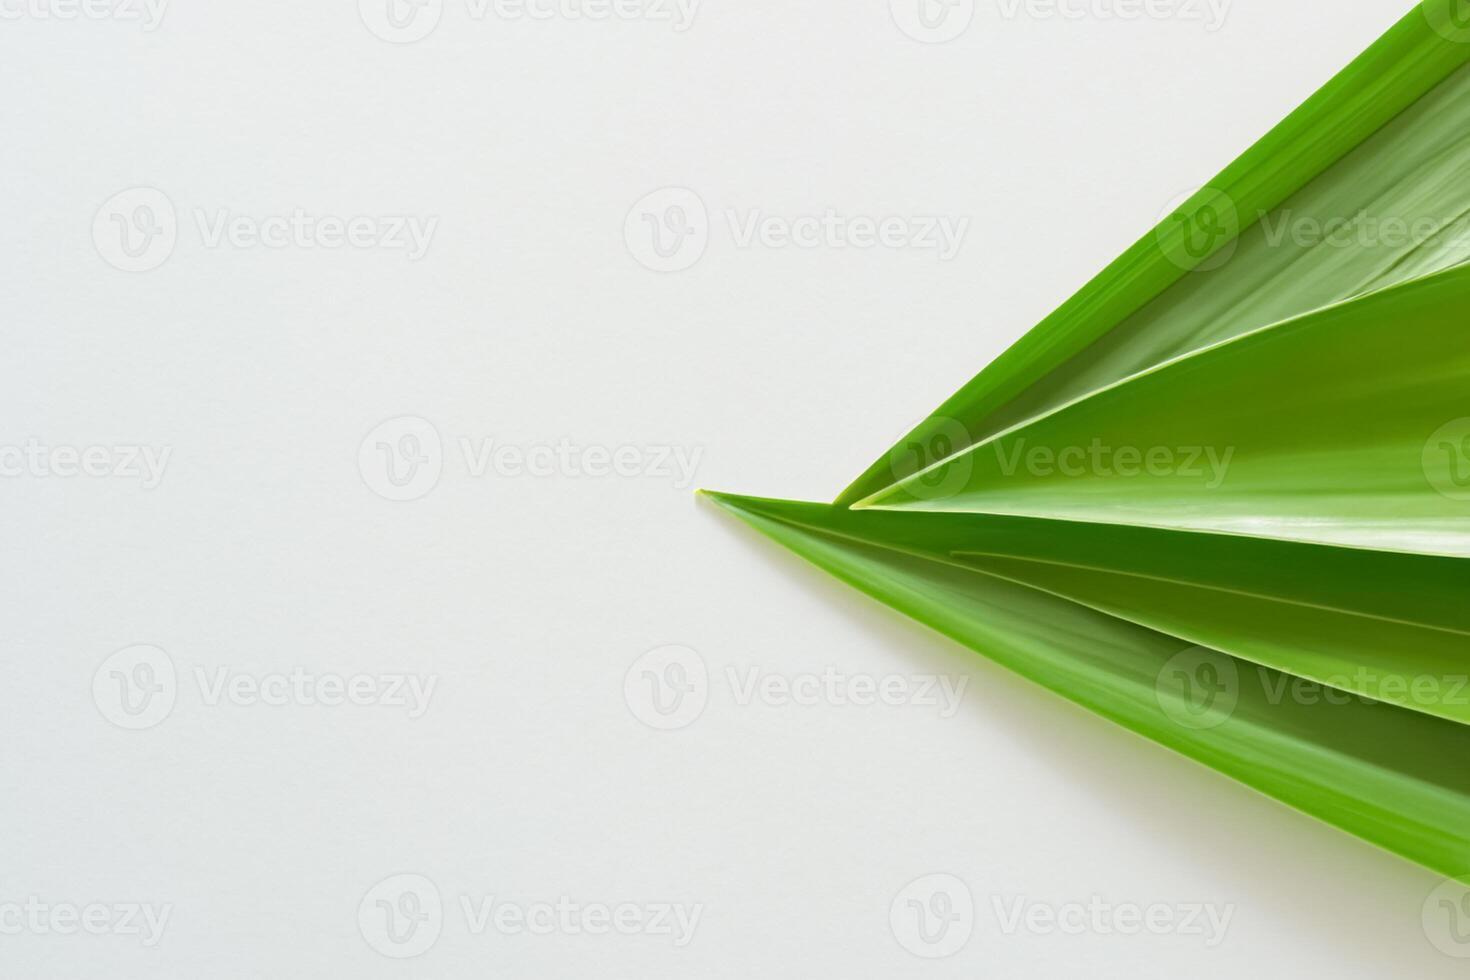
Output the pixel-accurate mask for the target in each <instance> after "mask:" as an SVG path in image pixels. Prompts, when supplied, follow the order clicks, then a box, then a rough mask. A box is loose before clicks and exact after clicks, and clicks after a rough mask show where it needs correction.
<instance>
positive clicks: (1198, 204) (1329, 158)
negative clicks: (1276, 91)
mask: <svg viewBox="0 0 1470 980" xmlns="http://www.w3.org/2000/svg"><path fill="white" fill-rule="evenodd" d="M1463 2H1464V0H1427V2H1426V3H1424V4H1422V5H1421V6H1420V7H1418V8H1416V9H1414V10H1412V11H1410V13H1409V14H1408V15H1407V16H1406V17H1405V18H1404V19H1403V20H1402V21H1401V22H1400V23H1399V24H1398V25H1397V26H1395V27H1394V28H1393V29H1392V30H1391V31H1390V32H1389V33H1388V34H1387V35H1385V36H1384V37H1383V38H1382V39H1381V40H1380V41H1379V42H1378V43H1376V44H1375V45H1374V46H1373V47H1372V48H1370V49H1369V50H1368V51H1367V52H1365V53H1364V54H1363V55H1361V56H1360V57H1358V58H1357V59H1356V60H1355V61H1354V62H1353V63H1352V64H1351V65H1349V66H1348V67H1347V68H1346V69H1345V70H1344V71H1343V72H1342V73H1341V74H1340V75H1338V76H1337V77H1336V78H1335V79H1333V80H1332V81H1331V82H1330V83H1328V84H1327V85H1326V86H1325V87H1324V88H1323V89H1322V90H1321V91H1320V92H1318V93H1317V94H1316V95H1314V96H1313V97H1312V98H1311V99H1309V100H1308V101H1307V102H1306V103H1305V104H1303V105H1302V107H1301V108H1300V109H1298V110H1297V111H1296V112H1294V113H1293V114H1292V115H1291V116H1289V117H1288V118H1287V119H1286V120H1285V121H1283V122H1282V123H1281V124H1280V125H1279V126H1277V127H1276V128H1275V129H1273V130H1272V131H1271V132H1270V133H1269V134H1268V135H1267V136H1266V137H1264V138H1263V139H1262V140H1261V141H1260V142H1258V143H1257V144H1256V145H1255V146H1253V147H1252V148H1251V149H1250V150H1248V151H1247V152H1246V153H1245V154H1244V155H1243V156H1241V157H1240V159H1238V160H1236V161H1235V162H1234V163H1232V164H1231V165H1230V166H1229V167H1227V168H1226V169H1225V170H1224V171H1223V172H1222V173H1221V174H1219V175H1218V176H1217V177H1216V178H1215V179H1214V180H1212V181H1211V182H1210V183H1209V185H1207V187H1206V188H1205V189H1203V190H1202V191H1200V192H1199V193H1198V194H1197V195H1195V196H1194V197H1193V198H1191V199H1190V200H1189V201H1187V202H1185V203H1184V204H1183V205H1181V206H1180V208H1179V209H1178V210H1177V211H1175V212H1174V213H1173V214H1171V215H1170V216H1169V217H1168V218H1166V219H1165V220H1164V221H1163V222H1162V223H1161V224H1160V225H1159V226H1158V228H1156V229H1155V230H1154V231H1153V232H1151V233H1150V234H1148V235H1146V236H1144V238H1142V239H1141V240H1140V241H1139V242H1138V243H1137V244H1135V245H1134V246H1133V247H1132V248H1131V249H1129V250H1128V251H1127V252H1126V253H1124V254H1123V255H1122V256H1121V257H1120V258H1118V259H1117V260H1116V261H1115V262H1113V263H1112V264H1111V265H1110V266H1108V268H1107V269H1105V270H1103V272H1102V273H1100V274H1099V275H1098V276H1097V277H1096V278H1095V279H1093V280H1092V281H1091V282H1090V283H1088V284H1087V285H1086V286H1085V287H1083V289H1082V290H1081V291H1079V292H1078V293H1077V295H1075V296H1073V297H1072V299H1070V300H1069V301H1068V302H1067V303H1066V304H1065V305H1063V306H1062V307H1061V308H1060V309H1058V310H1057V311H1056V312H1055V313H1053V314H1052V315H1051V316H1049V317H1047V318H1046V319H1045V320H1044V321H1042V322H1041V323H1040V324H1039V325H1037V327H1036V328H1035V329H1033V330H1032V331H1031V332H1030V333H1028V334H1027V335H1026V336H1025V337H1023V338H1022V339H1021V340H1020V341H1018V342H1017V343H1016V344H1015V345H1014V346H1013V347H1012V348H1011V349H1010V350H1008V351H1006V353H1005V354H1003V355H1002V356H1001V357H1000V358H998V359H997V360H996V361H995V362H994V363H993V364H991V365H990V366H989V367H987V368H986V369H985V370H984V371H982V372H981V373H980V374H979V375H978V376H977V377H976V378H975V379H974V380H973V381H971V382H970V383H969V384H967V385H965V387H964V388H962V389H961V390H960V391H959V392H957V393H955V395H954V396H953V397H951V398H950V399H949V400H948V401H946V402H945V403H944V404H943V405H941V406H940V407H939V408H938V409H937V410H936V411H935V412H934V414H933V415H932V416H930V418H928V419H926V420H925V421H924V422H922V423H921V424H920V425H919V426H917V427H916V428H915V429H914V431H913V432H911V433H910V434H909V435H908V436H906V437H905V438H904V439H903V440H901V441H900V442H899V444H898V445H897V446H895V447H893V448H892V449H891V450H890V451H889V452H887V453H885V454H884V455H883V456H882V457H880V458H879V459H878V460H877V461H875V462H874V463H873V465H872V466H870V467H869V468H868V470H867V471H866V472H865V473H864V474H863V475H862V476H861V477H859V478H858V479H857V480H856V481H854V483H853V484H852V486H850V487H849V488H848V489H847V490H846V491H844V492H843V494H842V495H841V496H840V497H839V498H838V501H837V502H838V503H841V504H853V503H856V502H858V501H860V500H863V499H864V498H868V497H871V496H873V495H874V494H876V493H878V492H879V491H881V490H882V489H883V488H884V487H886V486H888V485H890V484H891V483H893V482H894V481H895V480H898V479H902V478H904V477H906V476H908V475H910V474H911V473H913V472H915V471H916V470H919V469H922V468H924V467H925V466H928V465H930V464H932V463H933V462H935V456H936V455H937V454H939V453H940V452H943V451H947V450H949V449H950V448H951V447H952V449H953V450H956V451H957V450H959V449H963V448H964V447H965V446H966V445H968V444H969V443H970V442H972V441H978V440H982V439H985V438H988V437H991V436H994V435H995V434H997V433H999V432H1003V431H1005V430H1007V429H1009V428H1011V427H1013V426H1015V425H1018V424H1020V423H1022V422H1025V421H1027V420H1029V419H1033V418H1036V417H1038V416H1041V415H1044V414H1046V413H1047V412H1050V411H1054V410H1055V409H1057V408H1058V407H1060V406H1062V405H1066V404H1069V403H1071V402H1073V401H1075V400H1077V399H1079V398H1082V397H1085V396H1086V395H1087V394H1089V393H1091V392H1094V391H1097V390H1100V389H1102V388H1104V387H1106V386H1108V385H1111V384H1115V383H1117V382H1119V381H1122V380H1124V379H1126V378H1128V377H1131V376H1133V375H1135V374H1137V373H1139V372H1141V371H1144V370H1147V369H1148V368H1150V367H1152V366H1154V365H1157V364H1160V363H1163V362H1165V361H1168V360H1171V359H1173V358H1176V357H1179V356H1181V355H1183V354H1186V353H1188V352H1190V351H1193V350H1199V349H1201V348H1202V347H1205V346H1208V345H1210V344H1213V343H1218V342H1220V341H1221V340H1224V339H1227V338H1229V337H1234V336H1239V335H1241V334H1243V333H1246V332H1249V331H1252V330H1257V329H1260V328H1262V327H1265V326H1268V325H1270V324H1272V323H1276V322H1280V321H1282V320H1285V319H1288V318H1291V317H1294V316H1298V315H1300V314H1303V313H1307V312H1310V311H1312V310H1315V309H1320V308H1322V307H1324V306H1327V305H1329V304H1332V303H1335V302H1339V301H1341V300H1344V299H1348V298H1350V297H1354V296H1358V295H1361V294H1363V293H1365V292H1368V291H1371V290H1373V289H1376V288H1383V287H1385V286H1388V285H1392V284H1394V283H1397V282H1403V281H1406V280H1407V279H1410V278H1413V277H1415V276H1418V275H1423V274H1427V273H1429V272H1433V271H1437V270H1439V269H1443V268H1447V267H1450V266H1452V265H1455V264H1457V263H1460V262H1463V261H1465V260H1466V259H1467V258H1470V235H1467V234H1464V230H1465V228H1466V227H1467V225H1466V224H1465V223H1464V222H1463V221H1462V220H1461V219H1462V218H1463V216H1464V215H1465V212H1466V210H1467V209H1470V181H1467V180H1466V179H1465V173H1466V169H1467V167H1470V68H1467V67H1465V66H1466V62H1467V61H1470V41H1467V38H1466V35H1470V31H1459V32H1457V31H1456V30H1455V26H1454V25H1455V24H1456V23H1457V21H1455V19H1454V18H1453V17H1452V14H1453V13H1455V12H1456V8H1455V7H1454V5H1455V4H1461V5H1463ZM1425 222H1429V223H1431V224H1428V225H1426V224H1425ZM1344 224H1351V225H1352V227H1353V228H1354V229H1357V228H1358V227H1359V226H1361V225H1363V224H1367V225H1368V229H1367V230H1366V231H1359V230H1353V231H1352V232H1351V233H1350V234H1349V233H1348V232H1345V231H1344V227H1343V226H1344ZM1430 228H1438V229H1440V233H1439V234H1435V233H1434V232H1433V231H1430V230H1429V229H1430ZM1330 233H1331V234H1330ZM1344 235H1346V237H1347V238H1348V244H1347V245H1343V244H1340V243H1341V242H1342V240H1343V237H1344ZM1365 239H1366V243H1365ZM914 446H917V447H921V448H920V449H919V451H918V452H913V451H911V450H910V448H909V447H914Z"/></svg>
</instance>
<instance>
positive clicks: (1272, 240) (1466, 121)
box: [716, 0, 1470, 875]
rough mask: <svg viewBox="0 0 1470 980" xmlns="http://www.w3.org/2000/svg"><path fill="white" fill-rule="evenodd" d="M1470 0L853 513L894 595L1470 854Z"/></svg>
mask: <svg viewBox="0 0 1470 980" xmlns="http://www.w3.org/2000/svg"><path fill="white" fill-rule="evenodd" d="M1467 177H1470V4H1467V3H1466V0H1426V2H1425V3H1424V4H1422V5H1421V6H1420V7H1418V8H1416V9H1415V10H1413V11H1412V12H1411V13H1410V14H1409V16H1408V17H1406V18H1405V19H1404V20H1403V21H1402V22H1401V23H1399V24H1398V25H1397V26H1396V27H1395V28H1393V30H1391V31H1390V32H1389V33H1388V34H1387V35H1386V36H1385V37H1384V38H1383V39H1382V40H1380V41H1379V42H1378V43H1377V44H1375V45H1374V46H1373V47H1372V48H1370V49H1369V50H1368V51H1367V52H1365V53H1364V54H1363V55H1362V56H1361V57H1359V58H1358V59H1357V60H1356V61H1354V62H1353V64H1352V65H1350V66H1349V67H1348V68H1347V69H1346V70H1345V71H1344V72H1343V73H1342V74H1340V75H1339V76H1338V77H1337V78H1335V79H1334V80H1333V81H1332V82H1330V83H1329V84H1328V85H1327V86H1326V87H1325V88H1323V90H1322V91H1321V92H1319V93H1318V94H1317V95H1315V96H1313V97H1312V98H1311V99H1310V100H1309V101H1308V102H1307V103H1306V104H1305V105H1303V106H1302V107H1301V108H1300V109H1299V110H1298V111H1297V112H1295V113H1293V114H1292V115H1291V116H1290V117H1289V118H1288V119H1287V120H1286V121H1285V122H1283V123H1282V124H1281V125H1280V126H1278V127H1277V128H1276V129H1274V130H1273V131H1272V132H1271V133H1270V134H1268V135H1267V136H1266V137H1265V138H1264V139H1263V140H1261V141H1260V142H1259V143H1258V144H1256V146H1254V147H1252V148H1251V149H1250V150H1249V151H1248V152H1247V153H1246V154H1245V155H1244V156H1242V157H1241V158H1240V159H1239V160H1237V161H1236V162H1235V163H1233V164H1231V165H1230V166H1229V167H1228V168H1226V170H1225V171H1224V172H1223V173H1222V174H1221V175H1220V176H1219V177H1218V178H1217V179H1216V180H1215V181H1213V182H1212V183H1211V185H1210V186H1209V187H1207V188H1206V189H1205V190H1203V191H1201V192H1200V193H1199V194H1197V195H1195V197H1193V198H1192V199H1191V200H1190V201H1188V202H1186V203H1185V204H1184V205H1183V206H1182V207H1181V208H1180V209H1179V210H1178V211H1177V212H1175V213H1174V214H1172V215H1171V216H1170V217H1169V218H1168V219H1167V220H1165V221H1164V222H1163V224H1161V225H1160V227H1159V228H1158V229H1156V230H1155V232H1154V233H1153V234H1151V235H1149V236H1147V237H1146V238H1145V239H1143V240H1142V241H1140V242H1139V243H1138V244H1137V245H1135V246H1134V247H1133V248H1131V249H1130V250H1129V251H1128V252H1127V253H1125V254H1124V255H1123V256H1122V257H1120V258H1119V259H1118V260H1117V261H1116V262H1114V263H1113V264H1112V265H1111V266H1109V267H1108V268H1107V269H1106V270H1104V272H1103V273H1102V274H1101V275H1099V276H1098V277H1097V278H1096V279H1095V280H1093V281H1092V282H1091V283H1089V284H1088V285H1087V286H1086V287H1084V288H1083V289H1082V290H1081V291H1080V292H1079V293H1078V294H1077V295H1076V296H1074V297H1073V298H1072V299H1071V300H1070V301H1068V302H1067V303H1066V304H1065V305H1064V306H1063V307H1062V308H1061V309H1059V310H1058V311H1057V312H1056V313H1054V314H1053V315H1052V316H1050V317H1048V318H1047V319H1046V320H1045V321H1043V322H1042V323H1041V324H1040V325H1038V326H1037V327H1036V328H1035V329H1034V330H1032V331H1031V332H1030V333H1029V334H1027V335H1026V336H1025V337H1024V338H1022V339H1021V340H1020V341H1019V342H1018V343H1016V344H1015V346H1013V347H1012V348H1011V349H1010V350H1009V351H1007V352H1006V353H1005V354H1004V355H1002V356H1001V357H1000V358H999V359H998V360H997V361H996V362H995V363H994V364H992V365H991V366H990V367H988V368H986V369H985V370H984V371H983V372H981V374H980V375H978V376H977V377H976V378H975V380H974V381H972V382H971V383H970V384H968V385H966V386H965V387H964V388H963V389H962V390H961V391H960V392H958V393H957V394H956V395H954V397H952V398H951V399H950V400H949V401H948V402H946V403H945V404H944V405H942V406H941V407H940V408H939V409H938V410H937V411H936V412H935V413H934V415H932V416H931V417H930V418H929V419H927V420H925V421H924V422H923V423H921V424H920V425H919V426H918V427H917V428H916V429H915V430H914V431H913V432H912V433H911V434H910V435H909V436H908V437H906V438H905V439H903V440H902V441H900V443H899V444H898V445H897V446H895V447H893V448H892V449H890V450H889V452H887V453H886V454H885V455H884V456H883V457H881V458H880V459H879V460H878V461H877V462H876V463H874V464H873V465H872V466H871V467H869V469H868V470H867V471H866V472H865V473H864V474H863V475H862V476H860V477H859V478H858V479H857V480H856V481H855V482H854V483H853V484H852V486H850V487H849V488H848V489H847V490H846V491H845V492H844V493H843V494H842V495H841V496H840V497H839V499H838V502H837V503H836V504H833V505H826V504H801V503H790V502H783V501H774V500H762V499H756V498H749V497H734V496H728V495H716V500H717V501H718V502H719V503H720V504H721V506H723V507H725V508H726V509H728V510H731V511H733V512H734V513H736V514H738V515H739V516H740V517H741V518H743V519H744V520H746V521H747V522H749V523H750V524H752V525H753V526H755V527H756V528H757V529H759V530H760V531H761V532H763V533H764V534H766V535H768V536H769V537H771V538H772V539H774V540H776V541H778V542H780V543H781V544H783V545H784V546H786V547H787V548H790V549H791V550H792V551H794V552H796V553H797V554H799V555H801V556H802V557H804V558H806V559H808V560H810V561H812V562H814V563H815V564H817V565H818V566H820V567H821V568H823V569H825V570H827V571H828V572H830V573H832V574H833V575H835V576H837V577H838V578H840V579H842V580H843V581H846V582H848V583H849V584H851V585H853V586H855V587H856V588H858V589H860V590H862V591H864V592H866V593H867V594H869V595H871V596H873V597H875V598H877V599H879V600H880V601H882V602H884V603H886V604H887V605H889V606H891V607H893V608H894V609H896V610H898V611H900V612H902V613H904V614H906V615H908V616H911V617H912V618H914V619H916V620H918V621H920V622H921V623H924V624H926V625H928V626H930V627H933V628H934V629H936V630H938V631H940V632H942V633H944V634H946V635H948V636H950V637H953V638H954V639H956V640H958V641H960V642H961V643H963V644H965V645H967V646H969V647H971V648H973V649H974V650H976V651H978V652H980V653H982V654H984V655H985V656H987V657H990V658H992V659H994V660H996V661H997V662H999V663H1001V664H1003V665H1004V666H1006V667H1008V668H1010V669H1012V670H1014V671H1016V672H1017V673H1020V674H1022V675H1023V676H1025V677H1027V678H1030V679H1031V680H1033V681H1035V682H1037V683H1039V684H1042V685H1044V686H1046V687H1048V688H1050V689H1051V690H1053V691H1055V692H1057V693H1058V694H1061V695H1063V696H1064V697H1066V698H1069V699H1071V700H1072V701H1075V702H1077V703H1078V704H1081V705H1083V706H1084V707H1086V708H1088V709H1090V710H1092V711H1094V712H1096V713H1098V714H1100V715H1102V716H1104V717H1106V718H1109V719H1111V720H1113V721H1115V722H1117V723H1119V724H1121V725H1124V726H1126V727H1127V728H1129V729H1132V730H1133V731H1135V732H1138V733H1139V734H1142V735H1144V736H1146V737H1148V738H1150V739H1153V740H1154V741H1157V742H1159V743H1161V744H1163V745H1166V746H1168V747H1170V748H1173V749H1175V750H1177V751H1179V752H1182V753H1184V754H1185V755H1188V756H1190V757H1191V758H1193V759H1196V760H1198V761H1200V762H1202V763H1204V764H1206V765H1208V766H1211V767H1213V768H1215V769H1217V770H1220V771H1221V772H1224V773H1227V774H1228V775H1230V776H1232V777H1234V778H1236V779H1238V780H1240V781H1241V782H1244V783H1246V784H1248V785H1250V786H1253V787H1255V788H1257V789H1259V790H1261V791H1262V792H1265V793H1268V794H1270V795H1272V796H1274V797H1276V798H1277V799H1279V800H1282V801H1283V802H1285V803H1288V804H1290V805H1292V806H1295V807H1297V808H1299V809H1301V810H1303V811H1305V812H1307V813H1309V814H1312V815H1314V816H1316V817H1319V818H1321V819H1322V820H1325V821H1327V822H1328V823H1331V824H1333V825H1335V826H1338V827H1340V828H1342V829H1344V830H1346V831H1349V832H1351V833H1354V834H1357V835H1358V836H1360V837H1362V838H1364V839H1366V840H1369V841H1372V842H1374V843H1376V844H1378V845H1381V846H1382V847H1385V848H1387V849H1389V850H1391V851H1393V852H1395V853H1398V854H1401V855H1403V856H1405V857H1407V858H1410V859H1411V860H1414V861H1418V862H1420V863H1422V864H1424V865H1427V866H1429V867H1431V868H1434V869H1436V870H1438V871H1441V872H1443V873H1445V874H1447V875H1459V874H1463V873H1464V872H1465V871H1466V870H1467V869H1470V767H1466V766H1464V765H1461V764H1460V763H1459V761H1458V760H1460V759H1462V758H1465V757H1466V753H1467V751H1470V689H1467V688H1470V682H1467V677H1470V642H1467V641H1470V601H1467V600H1466V596H1467V595H1470V179H1467Z"/></svg>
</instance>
